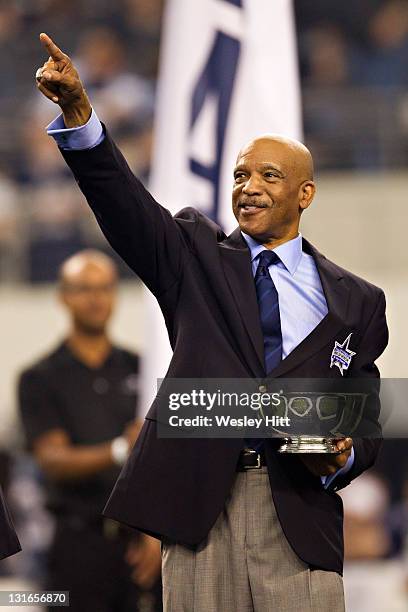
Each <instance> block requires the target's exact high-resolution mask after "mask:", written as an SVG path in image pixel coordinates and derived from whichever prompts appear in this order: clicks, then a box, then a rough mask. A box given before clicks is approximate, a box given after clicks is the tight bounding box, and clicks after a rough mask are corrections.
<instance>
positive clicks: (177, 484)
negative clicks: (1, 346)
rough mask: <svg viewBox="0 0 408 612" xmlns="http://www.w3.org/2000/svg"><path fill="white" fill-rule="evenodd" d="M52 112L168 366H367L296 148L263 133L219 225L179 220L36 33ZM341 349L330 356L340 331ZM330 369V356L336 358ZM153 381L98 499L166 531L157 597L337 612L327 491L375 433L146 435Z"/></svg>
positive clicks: (152, 422)
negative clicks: (310, 221) (311, 214)
mask: <svg viewBox="0 0 408 612" xmlns="http://www.w3.org/2000/svg"><path fill="white" fill-rule="evenodd" d="M41 39H42V42H43V44H44V45H45V47H46V49H47V50H48V52H49V55H50V57H49V60H48V61H47V62H45V64H44V66H43V67H42V68H40V69H39V70H38V71H37V74H36V77H37V83H38V88H39V89H40V91H41V92H42V93H43V94H44V95H45V96H46V97H48V98H49V99H50V100H52V101H54V102H55V103H57V104H59V105H60V107H61V109H62V111H63V114H62V115H60V116H59V117H58V118H57V119H56V120H55V121H54V122H53V123H52V124H51V125H50V126H48V133H49V134H50V135H53V136H54V138H55V139H56V141H57V143H58V144H59V147H60V150H61V152H62V154H63V156H64V158H65V160H66V162H67V163H68V164H69V166H70V168H71V170H72V172H73V174H74V176H75V179H76V180H77V182H78V184H79V186H80V188H81V190H82V191H83V193H84V194H85V196H86V198H87V200H88V203H89V205H90V206H91V208H92V210H93V211H94V213H95V216H96V219H97V221H98V223H99V225H100V227H101V229H102V231H103V233H104V234H105V236H106V238H107V239H108V241H109V242H110V244H111V245H112V246H113V248H114V249H116V251H117V252H118V253H119V254H120V255H121V256H122V257H123V259H124V260H125V261H126V262H127V263H128V265H129V266H130V267H131V268H132V269H133V270H135V272H137V274H138V275H139V277H140V278H141V279H142V280H143V282H144V283H145V284H146V285H147V287H148V288H149V289H150V290H151V291H152V292H153V294H154V295H155V296H156V298H157V300H158V302H159V304H160V307H161V309H162V312H163V315H164V318H165V322H166V326H167V330H168V333H169V338H170V342H171V345H172V348H173V351H174V354H173V358H172V360H171V363H170V366H169V370H168V372H167V378H168V379H177V378H217V377H223V378H251V379H254V380H259V381H261V384H260V385H259V390H260V391H264V390H267V389H268V385H270V384H271V381H272V380H273V379H275V378H277V377H283V376H286V377H296V378H310V377H312V378H331V379H335V378H336V377H337V378H340V377H343V376H348V377H359V378H364V377H369V378H370V377H373V378H377V377H378V376H379V373H378V369H377V368H376V366H375V363H374V362H375V360H376V359H377V358H378V356H379V355H380V354H381V353H382V352H383V350H384V348H385V346H386V344H387V339H388V334H387V326H386V321H385V298H384V294H383V292H382V291H381V290H380V289H378V288H377V287H375V286H373V285H371V284H369V283H368V282H366V281H364V280H362V279H360V278H358V277H356V276H354V275H353V274H351V273H350V272H347V271H345V270H343V269H341V268H339V267H338V266H337V265H335V264H334V263H332V262H330V261H328V260H327V259H326V258H325V257H324V256H323V255H321V254H320V253H319V252H318V251H317V250H316V249H315V248H314V247H313V246H312V245H311V244H310V243H308V242H307V241H306V240H304V239H302V238H301V236H300V235H299V232H298V228H299V221H300V216H301V214H302V212H303V210H305V209H306V208H307V207H308V206H309V205H310V203H311V202H312V199H313V196H314V192H315V185H314V182H313V163H312V158H311V155H310V153H309V151H308V150H307V149H306V147H304V145H302V144H301V143H298V142H296V141H293V140H290V139H286V138H282V137H278V136H265V137H262V138H258V139H256V140H254V141H252V142H251V143H249V144H248V145H247V146H246V147H244V148H243V149H242V151H241V152H240V154H239V156H238V160H237V165H236V168H235V172H234V189H233V198H232V200H233V212H234V214H235V216H236V218H237V221H238V224H239V227H238V228H237V229H236V230H235V231H234V232H232V234H231V235H230V236H226V235H225V234H224V233H223V231H222V230H221V228H219V227H218V226H217V225H216V224H215V223H213V222H212V221H210V220H209V219H208V218H206V217H205V216H204V215H202V214H201V213H199V212H198V211H196V210H194V209H193V208H185V209H183V210H182V211H180V212H179V213H178V214H177V215H175V216H174V217H172V216H171V214H170V213H169V212H168V211H167V210H166V209H165V208H163V207H162V206H160V205H159V204H158V203H157V202H155V201H154V199H153V198H152V196H151V195H150V194H149V193H148V192H147V191H146V190H145V189H144V187H143V186H142V185H141V183H140V182H139V181H138V180H137V179H136V178H135V177H134V175H133V174H132V172H131V171H130V169H129V168H128V166H127V164H126V161H125V160H124V158H123V156H122V155H121V153H120V151H119V150H118V149H117V148H116V146H115V144H114V143H113V141H112V140H111V138H110V136H109V134H108V132H107V130H106V127H105V126H103V125H102V124H101V123H100V122H99V120H98V119H97V117H96V114H95V112H94V111H93V109H92V107H91V105H90V102H89V100H88V97H87V95H86V92H85V90H84V89H83V86H82V84H81V81H80V79H79V76H78V73H77V72H76V70H75V68H74V66H73V65H72V62H71V60H70V58H69V57H68V56H67V55H65V54H64V53H62V52H61V50H60V49H58V47H57V46H56V45H55V44H54V43H53V42H52V41H51V39H50V38H49V37H47V36H46V35H45V34H42V35H41ZM346 340H347V345H346V349H347V351H348V352H346V361H345V363H344V364H341V363H340V362H339V361H336V360H333V348H334V347H336V346H337V344H336V343H338V344H342V345H343V346H344V345H345V341H346ZM333 366H334V367H333ZM161 400H162V398H161V397H160V392H159V393H158V395H157V397H156V399H155V401H154V402H153V405H152V406H151V408H150V410H149V412H148V414H147V417H146V420H145V423H144V426H143V428H142V431H141V434H140V437H139V439H138V441H137V444H136V445H135V447H134V449H133V451H132V453H131V455H130V457H129V459H128V461H127V463H126V464H125V466H124V468H123V469H122V472H121V474H120V476H119V478H118V481H117V483H116V485H115V488H114V490H113V491H112V494H111V496H110V498H109V500H108V503H107V505H106V507H105V509H104V514H105V515H106V516H109V517H112V518H115V519H117V520H119V521H122V522H124V523H127V524H129V525H133V526H134V527H137V528H138V529H140V530H142V531H145V532H147V533H150V534H152V535H155V536H157V537H159V538H160V539H161V540H162V553H163V554H162V557H163V587H164V604H165V609H166V610H167V611H170V610H177V612H179V611H180V610H182V611H186V612H187V611H191V610H194V611H195V612H201V611H204V610H214V611H215V610H219V611H221V610H222V611H223V612H229V611H231V612H233V611H234V612H236V611H237V610H238V611H241V610H242V611H244V610H245V611H246V610H260V611H263V610H269V609H272V608H274V609H279V610H280V611H286V610H288V611H289V610H293V609H295V608H296V607H297V606H299V605H302V607H303V609H306V610H310V611H312V610H313V611H314V610H327V609H331V610H335V611H337V610H339V611H340V610H343V609H344V599H343V587H342V579H341V574H342V563H343V534H342V520H343V514H342V503H341V498H340V497H339V496H338V495H337V494H336V493H335V491H336V490H338V489H340V488H342V487H344V486H346V485H347V484H348V483H349V482H350V481H351V480H352V479H353V478H355V477H356V476H358V475H359V474H360V473H361V472H362V471H364V470H365V469H367V468H368V467H370V466H371V465H372V464H373V462H374V461H375V458H376V455H377V452H378V449H379V445H380V441H379V439H378V438H377V439H376V438H370V439H363V438H360V439H355V440H352V439H351V438H343V439H341V440H339V441H338V442H337V448H338V451H339V452H338V454H335V455H320V456H319V455H309V456H307V457H306V456H299V455H292V456H287V455H282V454H279V453H277V447H278V446H279V444H277V443H276V440H270V439H268V440H264V441H257V442H256V443H255V442H254V444H253V446H254V447H255V448H252V449H246V448H244V449H243V447H244V446H245V443H244V441H243V439H176V440H175V439H168V438H160V437H158V435H157V427H158V419H160V418H161V417H160V411H159V406H160V402H161Z"/></svg>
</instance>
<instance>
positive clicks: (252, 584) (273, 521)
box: [162, 467, 345, 612]
mask: <svg viewBox="0 0 408 612" xmlns="http://www.w3.org/2000/svg"><path fill="white" fill-rule="evenodd" d="M300 520H301V519H300ZM305 529H307V525H305ZM162 580H163V604H164V612H272V611H274V612H275V611H276V612H298V610H302V612H328V611H329V610H330V612H344V610H345V608H344V593H343V580H342V578H341V576H340V575H339V574H337V573H336V572H327V571H323V570H311V569H310V568H309V566H308V565H307V564H306V563H304V562H303V561H302V560H301V559H299V557H298V556H297V555H296V554H295V553H294V551H293V550H292V548H291V547H290V545H289V543H288V541H287V539H286V537H285V535H284V534H283V531H282V528H281V526H280V523H279V520H278V518H277V516H276V512H275V508H274V504H273V500H272V494H271V490H270V485H269V478H268V472H267V468H266V467H262V468H260V469H256V470H247V471H246V472H237V475H236V480H235V482H234V486H233V488H232V490H231V492H230V495H229V497H228V499H227V501H226V504H225V507H224V510H223V511H222V513H221V514H220V516H219V517H218V519H217V521H216V523H215V525H214V526H213V528H212V529H211V531H210V533H209V534H208V536H207V537H206V539H205V540H204V541H203V542H201V543H200V545H199V546H198V547H197V549H196V550H194V551H192V550H190V549H188V548H186V547H184V546H182V545H180V544H174V543H163V544H162Z"/></svg>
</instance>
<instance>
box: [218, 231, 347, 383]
mask: <svg viewBox="0 0 408 612" xmlns="http://www.w3.org/2000/svg"><path fill="white" fill-rule="evenodd" d="M303 250H304V251H305V252H306V253H308V254H310V255H312V257H313V259H314V261H315V263H316V267H317V271H318V273H319V276H320V280H321V283H322V288H323V292H324V294H325V297H326V301H327V307H328V313H327V315H326V316H325V317H324V318H323V319H322V321H320V323H319V324H318V325H317V327H316V328H315V329H314V330H313V331H312V332H311V333H310V334H309V335H308V336H307V337H306V338H305V339H304V340H303V341H302V342H301V343H300V344H299V345H298V346H297V347H296V348H295V349H294V350H293V351H292V352H291V353H289V355H288V356H287V357H286V358H285V359H283V360H282V361H281V363H280V364H279V365H278V366H277V367H276V368H275V369H274V370H273V371H272V372H271V373H270V376H273V377H277V376H283V375H284V374H286V373H287V372H289V371H290V370H292V369H293V368H295V367H296V366H298V365H299V364H301V363H302V362H304V361H306V360H307V359H308V358H309V357H311V356H312V355H313V354H315V353H316V352H317V351H319V350H320V349H321V348H322V347H323V346H325V344H327V343H328V342H330V340H331V339H332V338H334V337H335V336H336V334H338V333H339V332H340V331H341V329H342V328H343V327H344V321H345V318H346V314H347V310H348V303H349V297H350V295H349V293H350V290H349V287H348V285H347V283H346V279H345V278H344V277H343V275H342V274H341V273H340V272H339V269H338V268H337V267H336V266H334V265H333V264H332V263H331V262H330V261H328V260H327V259H326V257H325V256H324V255H322V254H321V253H319V251H318V250H317V249H315V248H314V247H313V246H312V245H311V244H310V243H309V242H308V241H307V240H305V239H303ZM220 255H221V262H222V266H223V268H224V274H225V278H226V281H227V284H228V286H229V288H230V291H231V294H232V296H233V299H234V302H235V305H236V308H237V310H238V312H239V314H240V318H241V322H242V325H243V327H244V328H245V330H246V334H247V337H248V338H249V340H250V342H251V347H252V351H251V355H248V345H247V343H242V342H241V343H240V344H241V350H242V352H243V354H244V355H245V356H247V357H248V363H249V365H250V366H251V369H252V371H253V372H254V373H255V374H256V375H257V376H265V370H264V345H263V336H262V329H261V324H260V319H259V309H258V302H257V297H256V291H255V283H254V279H253V274H252V265H251V257H250V251H249V249H248V246H247V244H246V242H245V240H244V239H243V237H242V235H241V232H240V229H239V227H238V228H236V229H235V230H234V231H233V232H232V234H230V235H229V236H228V238H226V239H225V240H224V241H223V242H222V243H220ZM236 338H238V339H239V338H241V339H242V333H239V334H237V335H236Z"/></svg>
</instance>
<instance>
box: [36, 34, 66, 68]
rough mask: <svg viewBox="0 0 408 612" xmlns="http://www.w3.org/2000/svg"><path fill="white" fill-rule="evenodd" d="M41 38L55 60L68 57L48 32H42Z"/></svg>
mask: <svg viewBox="0 0 408 612" xmlns="http://www.w3.org/2000/svg"><path fill="white" fill-rule="evenodd" d="M40 40H41V42H42V43H43V45H44V47H45V48H46V49H47V51H48V53H49V54H50V56H51V57H52V59H53V60H55V61H57V62H58V61H59V60H62V59H64V58H65V57H66V56H65V53H63V52H62V51H61V49H60V48H59V47H57V45H56V44H55V42H54V41H53V40H52V38H50V37H49V36H48V34H45V32H41V34H40Z"/></svg>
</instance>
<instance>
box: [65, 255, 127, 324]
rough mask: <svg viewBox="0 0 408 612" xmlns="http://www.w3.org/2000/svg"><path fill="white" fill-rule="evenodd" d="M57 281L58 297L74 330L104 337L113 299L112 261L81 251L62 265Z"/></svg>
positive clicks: (114, 283) (108, 258) (114, 287)
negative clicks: (58, 287) (69, 317)
mask: <svg viewBox="0 0 408 612" xmlns="http://www.w3.org/2000/svg"><path fill="white" fill-rule="evenodd" d="M59 279H60V298H61V301H62V303H63V304H64V306H65V307H66V308H67V309H68V312H69V314H70V316H71V321H72V325H73V328H74V329H75V330H76V331H80V332H81V334H85V335H88V336H95V335H103V334H105V330H106V326H107V324H108V321H109V319H110V316H111V314H112V312H113V308H114V304H115V298H116V285H117V271H116V266H115V264H114V262H113V261H112V259H111V258H110V257H108V256H107V255H105V254H104V253H101V252H100V251H94V250H86V251H80V252H79V253H77V254H76V255H73V256H72V257H70V258H69V259H67V260H66V261H65V262H64V263H63V264H62V266H61V268H60V274H59Z"/></svg>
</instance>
